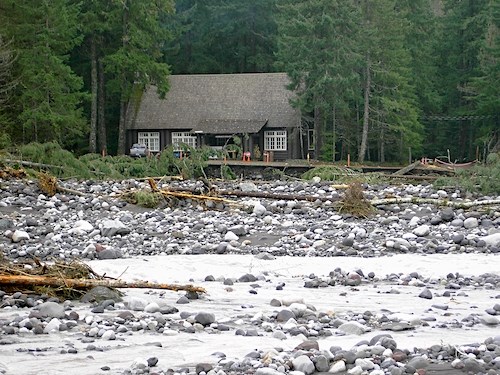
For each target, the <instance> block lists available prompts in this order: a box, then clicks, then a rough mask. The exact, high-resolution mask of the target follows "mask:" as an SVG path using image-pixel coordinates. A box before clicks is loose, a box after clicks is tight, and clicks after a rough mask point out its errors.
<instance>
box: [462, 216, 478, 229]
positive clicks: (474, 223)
mask: <svg viewBox="0 0 500 375" xmlns="http://www.w3.org/2000/svg"><path fill="white" fill-rule="evenodd" d="M478 226H479V221H478V220H477V219H476V218H475V217H469V218H467V219H465V220H464V228H465V229H472V228H477V227H478Z"/></svg>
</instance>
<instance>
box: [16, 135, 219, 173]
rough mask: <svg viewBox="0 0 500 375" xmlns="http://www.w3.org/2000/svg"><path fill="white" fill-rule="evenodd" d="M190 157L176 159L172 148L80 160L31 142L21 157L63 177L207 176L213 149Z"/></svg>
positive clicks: (196, 151)
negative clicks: (155, 152) (144, 154)
mask: <svg viewBox="0 0 500 375" xmlns="http://www.w3.org/2000/svg"><path fill="white" fill-rule="evenodd" d="M184 151H185V152H186V153H189V157H183V158H182V159H181V158H176V157H174V152H173V149H172V148H167V149H165V150H164V151H163V152H162V153H161V155H160V156H159V157H148V158H138V159H134V158H131V157H129V156H106V157H102V156H101V155H99V154H86V155H83V156H81V157H79V158H76V157H75V156H74V155H73V154H72V153H70V152H69V151H67V150H64V149H62V148H61V147H60V146H59V144H57V143H45V144H39V143H30V144H28V145H25V146H22V147H21V148H20V149H19V150H18V152H17V157H18V158H20V159H21V160H24V161H30V162H34V163H42V164H45V165H47V166H46V167H44V169H46V170H49V171H50V172H51V174H53V175H54V176H57V177H61V178H67V177H75V178H81V179H88V178H93V179H124V178H141V177H157V176H172V175H181V176H182V177H183V178H186V179H188V178H197V177H204V176H205V172H204V168H205V167H206V162H207V160H208V155H209V154H210V152H211V149H209V148H208V147H207V148H202V149H191V148H189V147H187V146H186V148H185V150H184Z"/></svg>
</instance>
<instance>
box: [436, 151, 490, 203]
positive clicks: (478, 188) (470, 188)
mask: <svg viewBox="0 0 500 375" xmlns="http://www.w3.org/2000/svg"><path fill="white" fill-rule="evenodd" d="M434 185H435V186H436V187H442V186H453V187H454V188H456V189H458V190H461V191H464V192H476V193H481V194H485V195H498V194H500V155H499V154H498V153H497V154H490V155H489V157H488V162H487V163H486V164H480V165H476V166H474V167H473V168H470V169H463V170H457V172H456V175H455V176H453V177H442V178H439V179H438V180H436V182H435V183H434Z"/></svg>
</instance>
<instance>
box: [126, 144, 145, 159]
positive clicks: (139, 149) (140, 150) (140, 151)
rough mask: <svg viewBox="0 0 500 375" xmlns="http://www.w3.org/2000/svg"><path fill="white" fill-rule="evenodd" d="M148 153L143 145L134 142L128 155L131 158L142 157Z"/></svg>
mask: <svg viewBox="0 0 500 375" xmlns="http://www.w3.org/2000/svg"><path fill="white" fill-rule="evenodd" d="M148 155H149V150H148V148H147V147H146V146H145V145H141V144H139V143H134V144H133V145H132V147H131V148H130V156H131V157H133V158H143V157H146V156H148Z"/></svg>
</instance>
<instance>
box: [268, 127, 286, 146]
mask: <svg viewBox="0 0 500 375" xmlns="http://www.w3.org/2000/svg"><path fill="white" fill-rule="evenodd" d="M264 150H266V151H286V130H275V131H266V132H264Z"/></svg>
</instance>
